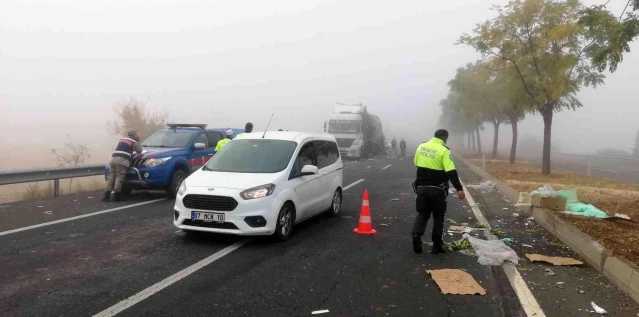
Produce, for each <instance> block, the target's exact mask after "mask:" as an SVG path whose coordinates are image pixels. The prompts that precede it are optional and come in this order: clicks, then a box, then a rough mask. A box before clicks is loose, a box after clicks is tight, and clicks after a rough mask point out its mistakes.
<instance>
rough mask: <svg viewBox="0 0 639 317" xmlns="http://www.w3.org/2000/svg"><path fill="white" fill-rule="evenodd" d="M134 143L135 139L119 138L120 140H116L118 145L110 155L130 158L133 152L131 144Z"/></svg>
mask: <svg viewBox="0 0 639 317" xmlns="http://www.w3.org/2000/svg"><path fill="white" fill-rule="evenodd" d="M135 143H136V141H135V140H133V139H130V138H122V139H120V142H118V146H116V147H115V151H113V154H112V155H111V156H112V157H121V158H125V159H127V160H130V159H131V155H132V154H133V145H134V144H135Z"/></svg>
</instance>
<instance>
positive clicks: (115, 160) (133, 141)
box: [102, 130, 142, 201]
mask: <svg viewBox="0 0 639 317" xmlns="http://www.w3.org/2000/svg"><path fill="white" fill-rule="evenodd" d="M133 152H137V153H142V146H141V145H140V136H139V135H138V133H137V132H135V130H131V131H129V132H128V133H127V137H125V138H122V139H120V141H119V142H118V145H117V146H116V148H115V151H113V154H112V155H111V161H110V162H109V174H108V176H107V185H106V189H105V190H104V197H102V201H110V198H111V191H113V200H115V201H121V200H124V197H122V182H124V177H125V176H126V173H127V171H128V170H129V166H131V158H132V157H133Z"/></svg>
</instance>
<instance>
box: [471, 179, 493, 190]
mask: <svg viewBox="0 0 639 317" xmlns="http://www.w3.org/2000/svg"><path fill="white" fill-rule="evenodd" d="M466 187H468V188H472V189H478V190H493V188H495V182H493V181H483V182H481V183H480V184H479V185H466Z"/></svg>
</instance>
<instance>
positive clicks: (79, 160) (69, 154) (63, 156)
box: [51, 135, 91, 190]
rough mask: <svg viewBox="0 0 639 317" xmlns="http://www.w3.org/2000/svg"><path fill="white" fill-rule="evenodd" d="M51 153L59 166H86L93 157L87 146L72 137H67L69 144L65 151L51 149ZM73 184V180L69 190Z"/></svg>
mask: <svg viewBox="0 0 639 317" xmlns="http://www.w3.org/2000/svg"><path fill="white" fill-rule="evenodd" d="M51 153H53V155H54V156H55V158H56V160H57V161H58V166H76V165H80V164H84V163H85V162H86V160H87V159H88V158H90V157H91V150H89V147H88V146H87V145H86V144H82V143H76V142H75V141H73V139H72V138H71V136H70V135H67V142H66V143H65V144H64V149H63V150H62V151H58V150H56V149H51ZM72 184H73V178H72V179H71V180H70V181H69V190H71V185H72Z"/></svg>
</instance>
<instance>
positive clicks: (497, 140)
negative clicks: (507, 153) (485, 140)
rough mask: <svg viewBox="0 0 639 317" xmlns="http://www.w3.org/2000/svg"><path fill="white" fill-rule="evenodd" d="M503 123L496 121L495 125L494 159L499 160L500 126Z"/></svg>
mask: <svg viewBox="0 0 639 317" xmlns="http://www.w3.org/2000/svg"><path fill="white" fill-rule="evenodd" d="M500 124H501V122H497V121H494V122H493V125H494V126H495V137H494V138H493V155H492V158H493V159H494V158H497V144H498V143H499V125H500Z"/></svg>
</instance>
